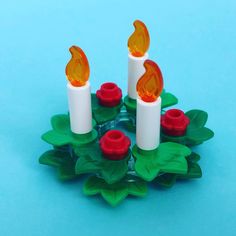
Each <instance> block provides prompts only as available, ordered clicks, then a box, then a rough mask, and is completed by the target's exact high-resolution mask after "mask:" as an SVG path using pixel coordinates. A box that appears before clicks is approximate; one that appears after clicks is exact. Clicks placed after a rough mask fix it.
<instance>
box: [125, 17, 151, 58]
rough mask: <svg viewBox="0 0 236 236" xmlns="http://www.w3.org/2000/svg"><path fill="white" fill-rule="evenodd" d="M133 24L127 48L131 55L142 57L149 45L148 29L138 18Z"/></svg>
mask: <svg viewBox="0 0 236 236" xmlns="http://www.w3.org/2000/svg"><path fill="white" fill-rule="evenodd" d="M133 25H134V27H135V31H134V32H133V34H132V35H131V36H130V37H129V40H128V48H129V51H130V53H131V54H132V55H133V56H135V57H142V56H143V55H144V54H145V53H146V52H147V50H148V48H149V45H150V37H149V33H148V29H147V27H146V25H145V24H144V23H143V22H142V21H140V20H136V21H135V22H134V23H133Z"/></svg>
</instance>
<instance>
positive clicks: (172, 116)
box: [161, 109, 190, 136]
mask: <svg viewBox="0 0 236 236" xmlns="http://www.w3.org/2000/svg"><path fill="white" fill-rule="evenodd" d="M189 122H190V120H189V118H188V117H187V116H186V115H185V114H184V112H183V111H181V110H178V109H171V110H168V111H167V112H166V113H165V114H164V115H163V116H162V117H161V127H162V131H163V133H165V134H167V135H169V136H183V135H184V134H185V133H186V129H187V127H188V125H189Z"/></svg>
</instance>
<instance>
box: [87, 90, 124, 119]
mask: <svg viewBox="0 0 236 236" xmlns="http://www.w3.org/2000/svg"><path fill="white" fill-rule="evenodd" d="M91 101H92V111H93V117H94V119H95V120H96V121H97V123H98V124H103V123H105V122H107V121H111V120H114V119H115V118H116V117H117V115H119V113H120V109H121V107H122V106H123V102H121V103H120V104H119V105H117V106H115V107H105V106H101V105H100V104H99V102H98V99H97V97H96V94H92V95H91Z"/></svg>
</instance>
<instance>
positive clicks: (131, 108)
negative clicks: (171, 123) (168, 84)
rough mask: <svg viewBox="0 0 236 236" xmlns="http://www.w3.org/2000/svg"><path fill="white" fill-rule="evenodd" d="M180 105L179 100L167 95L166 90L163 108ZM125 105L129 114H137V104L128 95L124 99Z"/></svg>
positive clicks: (169, 94) (162, 102)
mask: <svg viewBox="0 0 236 236" xmlns="http://www.w3.org/2000/svg"><path fill="white" fill-rule="evenodd" d="M177 103H178V99H177V98H176V97H175V96H174V95H173V94H171V93H167V92H166V91H165V90H163V91H162V93H161V108H162V109H163V108H166V107H170V106H173V105H175V104H177ZM124 104H125V107H126V110H127V111H128V112H129V113H132V114H136V107H137V103H136V100H135V99H131V98H130V97H129V96H128V95H127V96H126V97H125V98H124Z"/></svg>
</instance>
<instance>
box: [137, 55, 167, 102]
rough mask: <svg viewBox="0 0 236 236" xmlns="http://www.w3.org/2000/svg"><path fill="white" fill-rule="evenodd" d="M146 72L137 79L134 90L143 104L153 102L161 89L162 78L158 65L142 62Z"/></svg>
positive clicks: (151, 62) (147, 61)
mask: <svg viewBox="0 0 236 236" xmlns="http://www.w3.org/2000/svg"><path fill="white" fill-rule="evenodd" d="M144 67H145V69H146V72H145V73H144V75H143V76H142V77H141V78H140V79H139V81H138V83H137V86H136V89H137V92H138V95H139V97H140V98H141V99H142V100H143V101H145V102H154V101H156V100H157V98H158V97H159V96H160V94H161V92H162V89H163V78H162V74H161V70H160V68H159V67H158V65H157V64H156V63H155V62H153V61H151V60H146V61H145V62H144Z"/></svg>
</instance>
